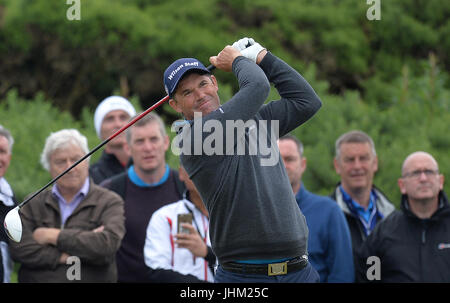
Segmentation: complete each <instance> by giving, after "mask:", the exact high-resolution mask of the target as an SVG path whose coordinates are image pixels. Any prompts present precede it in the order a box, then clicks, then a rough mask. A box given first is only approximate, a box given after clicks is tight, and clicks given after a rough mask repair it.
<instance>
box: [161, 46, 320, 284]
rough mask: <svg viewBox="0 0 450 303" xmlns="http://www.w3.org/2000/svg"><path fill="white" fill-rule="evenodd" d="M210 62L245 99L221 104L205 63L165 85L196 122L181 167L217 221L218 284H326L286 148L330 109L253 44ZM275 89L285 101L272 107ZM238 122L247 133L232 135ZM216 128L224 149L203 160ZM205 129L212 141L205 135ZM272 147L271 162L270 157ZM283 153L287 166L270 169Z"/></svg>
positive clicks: (187, 61)
mask: <svg viewBox="0 0 450 303" xmlns="http://www.w3.org/2000/svg"><path fill="white" fill-rule="evenodd" d="M249 45H250V46H249ZM209 60H210V62H211V64H213V65H214V66H215V67H217V68H219V69H221V70H224V71H232V72H233V73H234V75H235V76H236V77H237V80H238V83H239V91H238V92H237V93H236V94H235V95H234V96H233V97H232V98H231V99H230V100H229V101H228V102H226V103H225V104H223V105H221V104H220V100H219V96H218V89H219V86H218V83H217V80H216V78H215V77H214V76H213V75H211V74H210V72H209V71H208V70H207V69H206V68H205V67H204V65H203V64H202V63H201V62H200V61H198V60H197V59H193V58H182V59H179V60H177V61H175V62H174V63H172V64H171V65H170V66H169V67H168V68H167V69H166V71H165V73H164V84H165V88H166V91H167V93H168V94H169V97H170V99H169V104H170V106H171V107H173V108H174V109H175V110H176V111H177V112H179V113H182V115H183V116H184V118H185V119H186V123H185V125H184V126H183V127H182V128H180V132H179V134H178V136H181V138H182V139H183V140H181V142H180V146H182V147H183V148H182V149H181V155H180V158H181V162H182V165H183V166H184V167H185V169H186V171H187V172H188V174H189V177H190V178H191V179H192V180H193V182H194V184H195V185H196V187H197V188H198V191H199V192H200V194H201V196H202V198H203V201H204V203H205V206H206V208H207V210H208V212H209V214H210V237H211V244H212V249H213V251H214V253H215V254H216V256H217V258H218V260H219V266H218V268H217V271H216V275H215V282H318V281H319V276H318V274H317V272H316V271H315V270H314V269H313V268H312V266H311V265H310V264H309V263H308V261H307V260H308V257H307V240H308V228H307V225H306V221H305V217H304V216H303V214H302V213H301V212H300V209H299V207H298V205H297V202H296V201H295V197H294V194H293V192H292V189H291V187H290V186H291V185H290V183H289V178H288V176H287V174H286V171H285V168H284V166H283V163H282V161H280V160H279V151H278V147H277V142H276V139H278V137H280V136H283V135H284V134H286V133H288V132H290V131H292V130H293V129H295V128H296V127H298V126H300V125H301V124H303V123H304V122H306V121H307V120H308V119H309V118H311V117H312V116H313V115H314V114H315V113H316V112H317V110H318V109H319V108H320V106H321V101H320V99H319V97H318V96H317V95H316V93H315V92H314V90H313V89H312V88H311V86H310V85H309V84H308V83H307V82H306V81H305V80H304V79H303V77H302V76H301V75H300V74H299V73H298V72H296V71H295V70H294V69H293V68H291V67H290V66H289V65H287V64H286V63H285V62H283V61H282V60H281V59H279V58H277V57H276V56H275V55H273V54H271V53H270V52H268V51H267V50H266V49H265V48H264V47H262V46H261V45H260V44H259V43H256V42H255V41H254V40H253V39H249V38H243V39H241V40H239V41H236V42H235V43H234V44H233V46H226V47H225V48H224V49H223V50H222V51H221V52H220V53H219V54H218V55H217V56H213V57H211V58H210V59H209ZM269 82H272V83H273V84H274V85H275V87H276V89H277V90H278V93H279V95H280V96H281V99H280V100H278V101H273V102H270V103H268V104H266V105H264V101H265V100H266V98H267V97H268V94H269V91H270V84H269ZM194 113H195V116H194ZM236 121H242V122H243V123H241V124H239V123H236ZM230 122H234V125H237V126H239V125H244V126H246V127H245V129H244V130H243V131H242V130H241V129H239V127H235V128H233V129H230V128H229V127H228V128H227V124H228V126H229V125H233V124H232V123H230ZM211 125H215V126H216V127H215V128H216V130H215V132H214V139H215V140H213V141H215V143H214V144H209V145H210V146H213V147H214V153H211V150H204V149H203V150H202V151H201V152H199V150H198V148H197V147H198V146H199V144H198V138H199V136H200V139H201V140H202V141H203V143H205V144H203V145H200V147H203V148H204V147H205V146H209V145H208V144H206V143H211V142H210V141H211V137H210V136H209V135H211V132H212V129H211V128H210V127H208V126H211ZM218 125H219V126H222V127H217V126H218ZM205 129H206V130H208V129H209V132H208V131H202V132H201V133H200V134H199V133H198V130H205ZM217 129H219V130H221V131H222V132H223V134H222V136H220V133H218V132H219V130H217ZM236 134H237V135H236ZM273 134H275V135H276V137H275V138H274V136H273ZM255 142H256V144H255ZM266 144H268V146H269V147H270V151H271V152H270V153H269V154H268V153H267V150H263V149H262V148H260V147H262V146H265V145H266ZM186 146H190V147H191V148H190V149H186V148H185V147H186ZM242 148H243V149H244V151H245V152H244V153H243V152H242ZM274 154H275V156H276V159H277V161H264V160H268V159H269V158H270V157H272V158H273V157H274Z"/></svg>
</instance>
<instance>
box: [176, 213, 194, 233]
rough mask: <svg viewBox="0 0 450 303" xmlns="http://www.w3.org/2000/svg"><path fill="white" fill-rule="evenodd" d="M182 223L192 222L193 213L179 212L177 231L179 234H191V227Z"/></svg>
mask: <svg viewBox="0 0 450 303" xmlns="http://www.w3.org/2000/svg"><path fill="white" fill-rule="evenodd" d="M182 223H189V224H192V214H190V213H189V214H179V215H178V227H177V231H178V233H179V234H189V229H187V228H184V227H182V226H181V224H182Z"/></svg>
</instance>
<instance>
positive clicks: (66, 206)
mask: <svg viewBox="0 0 450 303" xmlns="http://www.w3.org/2000/svg"><path fill="white" fill-rule="evenodd" d="M88 192H89V177H88V178H86V181H84V184H83V186H82V187H81V189H80V190H79V191H78V192H77V193H76V195H75V197H74V198H73V199H72V201H70V202H67V201H66V199H64V197H63V196H62V195H61V193H60V192H59V190H58V184H55V186H53V188H52V194H53V196H54V197H55V198H56V199H57V200H58V205H59V209H60V211H61V226H64V224H65V223H66V220H67V218H68V217H69V216H70V215H71V214H72V213H73V211H74V210H75V208H77V206H78V205H79V204H80V203H81V201H83V199H84V197H86V195H87V194H88Z"/></svg>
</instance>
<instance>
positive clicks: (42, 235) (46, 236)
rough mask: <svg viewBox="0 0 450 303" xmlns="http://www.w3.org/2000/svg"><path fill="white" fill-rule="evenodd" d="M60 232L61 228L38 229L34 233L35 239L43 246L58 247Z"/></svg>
mask: <svg viewBox="0 0 450 303" xmlns="http://www.w3.org/2000/svg"><path fill="white" fill-rule="evenodd" d="M60 232H61V230H60V229H59V228H50V227H38V228H36V229H35V230H34V232H33V239H34V240H35V241H36V242H37V243H39V244H41V245H45V244H52V245H56V241H57V240H58V236H59V233H60Z"/></svg>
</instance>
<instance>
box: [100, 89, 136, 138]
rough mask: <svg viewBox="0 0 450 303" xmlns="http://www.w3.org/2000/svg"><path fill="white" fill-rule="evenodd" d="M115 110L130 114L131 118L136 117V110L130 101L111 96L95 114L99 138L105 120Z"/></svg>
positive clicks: (101, 104)
mask: <svg viewBox="0 0 450 303" xmlns="http://www.w3.org/2000/svg"><path fill="white" fill-rule="evenodd" d="M113 110H123V111H125V112H126V113H128V114H129V115H130V117H133V116H134V115H136V110H135V109H134V107H133V105H132V104H131V103H130V101H128V100H127V99H125V98H124V97H120V96H111V97H108V98H106V99H104V100H103V101H102V102H100V104H99V105H98V106H97V109H96V110H95V114H94V126H95V131H96V132H97V136H98V137H99V138H100V128H101V125H102V122H103V119H104V118H105V116H106V115H107V114H108V113H109V112H111V111H113ZM100 139H101V138H100Z"/></svg>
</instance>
